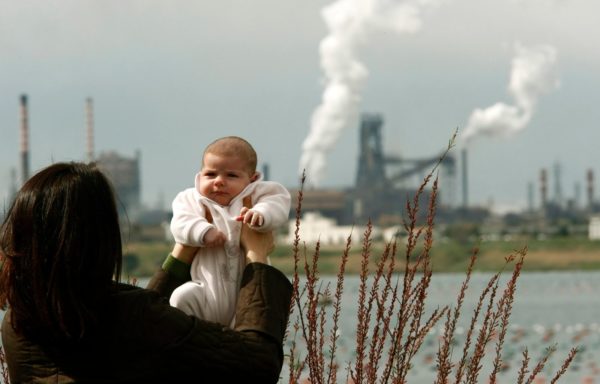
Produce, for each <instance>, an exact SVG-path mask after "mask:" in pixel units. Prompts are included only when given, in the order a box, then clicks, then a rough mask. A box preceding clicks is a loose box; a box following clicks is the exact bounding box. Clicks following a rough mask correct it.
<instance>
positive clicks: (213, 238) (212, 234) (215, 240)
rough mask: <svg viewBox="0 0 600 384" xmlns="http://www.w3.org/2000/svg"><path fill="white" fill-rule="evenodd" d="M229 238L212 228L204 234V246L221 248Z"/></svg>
mask: <svg viewBox="0 0 600 384" xmlns="http://www.w3.org/2000/svg"><path fill="white" fill-rule="evenodd" d="M226 240H227V237H226V236H225V234H224V233H223V232H221V231H219V230H218V229H217V228H211V229H209V230H208V231H206V233H205V234H204V239H203V242H204V246H205V247H220V246H222V245H223V244H225V241H226Z"/></svg>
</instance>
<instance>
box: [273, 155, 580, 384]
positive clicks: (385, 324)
mask: <svg viewBox="0 0 600 384" xmlns="http://www.w3.org/2000/svg"><path fill="white" fill-rule="evenodd" d="M449 148H450V146H449ZM434 172H435V168H434V170H432V171H431V173H430V174H429V175H428V176H427V177H426V178H425V180H424V182H423V183H422V185H421V187H420V189H419V190H418V192H417V195H416V196H415V197H414V199H413V201H412V202H410V201H409V202H407V212H408V218H407V220H406V223H405V230H406V233H407V234H408V236H407V239H406V241H405V242H403V243H400V242H399V241H398V239H396V240H395V241H392V242H390V243H387V244H385V245H384V247H383V249H381V250H378V252H379V253H378V255H379V256H378V257H376V258H375V260H372V259H373V257H372V254H373V253H374V251H375V249H374V247H373V241H372V238H371V235H372V232H371V230H372V225H371V223H369V224H368V226H367V229H366V231H365V232H364V235H363V240H362V246H361V249H360V267H359V272H358V273H359V279H360V287H359V292H358V297H357V301H358V311H357V313H356V330H357V331H356V340H355V344H354V345H353V348H354V349H355V356H354V358H352V360H351V361H348V362H347V365H345V367H340V366H339V365H338V364H339V363H338V361H337V359H336V355H337V352H338V341H339V332H338V331H339V328H340V320H341V319H340V313H341V302H342V301H341V299H342V295H343V292H344V276H345V274H346V267H347V265H348V261H349V259H350V254H351V248H352V244H351V237H350V236H348V239H347V242H346V246H345V248H344V249H343V251H342V253H341V258H340V259H338V269H337V281H336V283H335V287H331V286H329V285H327V284H325V285H324V284H322V283H321V281H320V267H321V264H320V262H321V253H322V250H321V248H320V244H319V243H318V242H317V244H316V245H315V247H314V249H313V250H312V251H309V250H308V249H307V247H306V246H305V245H302V244H301V239H300V237H299V228H300V212H301V204H302V190H301V191H300V196H299V199H298V201H299V202H298V207H297V215H296V216H297V217H296V232H295V242H294V245H293V249H292V251H293V255H294V272H293V286H294V298H293V304H292V308H291V314H292V316H291V317H290V318H291V321H292V322H291V324H290V325H289V327H288V332H289V334H288V336H287V337H291V343H290V348H289V351H286V352H287V357H288V360H287V361H288V371H289V377H288V378H286V379H285V378H284V380H287V381H288V382H289V383H290V384H291V383H301V382H302V383H305V382H308V383H311V384H314V383H337V382H348V383H369V384H371V383H407V376H408V373H409V371H410V370H411V368H412V367H413V358H414V356H415V355H416V353H417V352H418V351H419V349H420V348H421V346H422V345H423V342H424V340H425V337H426V335H427V334H428V333H429V332H430V330H432V328H433V327H434V326H436V324H437V323H440V322H441V323H443V336H442V338H441V339H440V341H439V348H438V352H437V355H436V358H435V360H434V361H433V362H432V364H434V365H435V366H434V367H433V368H434V370H435V373H436V378H435V381H434V383H436V384H445V383H471V384H474V383H478V382H484V381H485V382H489V383H496V382H497V381H498V374H499V372H500V370H501V369H503V354H502V352H503V346H504V342H505V338H506V334H507V330H508V325H509V320H510V315H511V311H512V305H513V301H514V297H515V296H514V295H515V292H516V288H517V281H518V278H519V276H520V273H521V271H522V269H523V265H524V259H525V255H526V253H527V248H525V247H523V248H521V249H519V250H517V251H511V252H509V253H508V255H507V256H505V257H504V258H503V265H502V267H501V268H500V270H499V272H497V273H495V274H494V275H493V276H492V277H491V278H490V280H489V282H488V284H487V286H486V287H485V288H484V290H483V292H481V295H480V296H479V300H478V303H477V306H476V309H475V310H474V312H473V313H472V314H471V320H470V326H469V327H468V329H467V332H466V339H465V341H464V343H463V345H462V348H461V350H460V351H459V354H458V356H456V355H454V356H453V352H454V351H455V344H456V337H455V332H456V328H457V324H458V320H459V318H460V316H461V310H462V304H463V300H464V297H465V293H466V291H467V289H468V287H469V281H470V278H471V274H472V272H473V268H474V266H475V262H476V260H477V259H478V252H479V250H478V248H477V247H475V248H474V249H472V250H471V252H470V253H469V254H470V257H469V263H468V267H467V271H466V275H465V279H464V282H463V284H462V286H461V289H460V291H459V294H458V296H457V298H456V303H455V305H454V306H453V307H452V306H449V305H448V306H444V307H442V308H438V309H435V310H433V312H432V313H430V314H427V313H426V311H425V303H426V300H427V295H428V289H429V286H430V283H431V279H432V275H433V273H432V249H433V248H432V246H433V238H434V218H435V210H436V196H437V178H434ZM432 179H434V180H433V182H432ZM430 182H432V184H433V185H432V194H431V199H430V201H429V206H428V208H427V219H426V223H417V218H418V217H419V215H418V212H419V209H420V207H419V195H420V194H421V193H422V192H423V190H424V188H425V187H426V186H427V185H429V183H430ZM401 246H402V247H403V249H404V250H403V251H401V250H400V249H401ZM509 268H510V269H512V274H511V277H510V278H509V279H508V281H507V282H506V284H505V285H504V288H502V287H501V284H500V280H501V279H500V276H501V274H502V272H504V271H505V270H508V269H509ZM301 275H302V277H301ZM301 280H302V283H301ZM324 301H327V302H330V303H331V306H325V305H321V304H322V303H323V302H324ZM327 308H329V309H327ZM491 344H494V347H493V349H489V348H487V347H488V346H489V345H491ZM456 349H458V348H456ZM490 351H491V353H492V355H491V356H488V357H489V358H491V368H490V371H489V372H483V369H482V368H483V366H484V364H483V360H484V357H486V354H488V355H489V352H490ZM554 351H555V348H550V349H548V350H547V352H546V354H545V355H544V356H542V358H540V359H539V360H538V361H537V362H536V363H534V364H533V365H532V364H530V363H531V358H530V356H529V354H528V351H527V349H525V350H524V351H523V358H522V362H521V365H520V367H519V370H518V381H517V382H518V383H519V384H520V383H531V382H532V381H533V380H534V379H535V378H536V376H537V375H538V374H539V373H540V372H541V370H542V368H543V367H544V365H545V364H546V362H547V360H548V358H549V356H550V355H551V354H552V353H553V352H554ZM577 352H578V349H577V348H572V349H571V350H570V352H569V354H568V356H566V357H565V360H564V362H563V364H562V366H561V367H560V368H559V369H558V371H557V372H556V374H555V375H554V377H553V378H552V380H551V383H555V382H557V381H558V380H559V378H560V377H561V376H562V375H563V374H564V373H565V371H566V370H567V368H568V367H569V365H570V363H571V362H572V361H573V359H574V357H575V355H576V354H577ZM344 364H346V363H344ZM340 374H342V375H343V377H342V380H340V379H338V375H340Z"/></svg>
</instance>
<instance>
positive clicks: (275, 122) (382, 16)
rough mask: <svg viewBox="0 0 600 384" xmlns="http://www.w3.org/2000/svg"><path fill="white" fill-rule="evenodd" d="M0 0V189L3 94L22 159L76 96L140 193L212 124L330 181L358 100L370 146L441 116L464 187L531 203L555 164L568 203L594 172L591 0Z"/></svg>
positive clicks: (64, 145) (598, 71)
mask: <svg viewBox="0 0 600 384" xmlns="http://www.w3.org/2000/svg"><path fill="white" fill-rule="evenodd" d="M0 9H2V12H0V201H4V202H5V204H6V200H7V196H8V193H9V190H10V186H11V176H10V175H11V169H17V170H18V166H19V125H20V117H19V98H20V96H21V95H22V94H27V96H28V100H29V128H30V156H31V157H30V162H31V170H32V172H34V171H35V170H38V169H41V168H43V167H44V166H46V165H49V164H51V163H52V162H57V161H71V160H85V159H86V132H85V100H86V98H88V97H90V98H92V99H93V103H94V127H95V144H94V151H95V153H96V154H99V153H101V152H107V151H116V152H118V153H120V154H122V155H125V156H134V154H135V152H136V151H137V150H139V151H140V152H141V179H142V200H143V202H144V203H145V204H146V205H147V206H148V207H157V206H162V207H167V206H168V205H169V204H170V202H171V200H172V199H173V198H174V196H175V194H176V193H177V192H178V191H180V190H182V189H184V188H187V187H190V186H192V185H193V180H194V175H195V173H196V172H197V171H198V169H199V167H200V162H201V155H202V151H203V149H204V147H205V146H206V145H207V144H208V143H210V142H211V141H212V140H214V139H216V138H218V137H222V136H226V135H238V136H242V137H244V138H246V139H247V140H249V141H250V142H251V143H252V144H253V145H254V147H255V149H256V151H257V153H258V157H259V164H260V165H262V164H268V165H269V169H270V178H271V179H272V180H276V181H279V182H281V183H282V184H284V185H285V186H287V187H290V188H295V187H297V186H298V180H299V170H300V169H307V173H308V180H307V182H308V183H309V184H311V185H313V186H315V187H322V188H346V187H350V186H351V185H352V184H353V183H354V180H355V177H356V169H357V162H358V144H359V143H358V136H359V120H358V119H359V116H360V115H361V114H362V113H379V114H381V116H382V117H383V119H384V125H383V128H382V136H383V142H384V152H385V153H386V154H388V155H390V156H400V157H405V158H431V157H435V156H437V155H438V154H439V153H440V152H441V151H442V150H443V149H445V148H446V146H447V143H448V140H449V139H450V137H451V136H452V134H453V133H454V132H455V130H457V129H458V139H457V141H456V144H455V147H454V148H453V149H452V150H451V153H453V154H454V155H455V156H457V157H458V155H459V151H460V150H462V149H466V150H467V151H468V156H469V166H468V175H469V177H468V180H469V203H470V204H472V205H481V206H487V207H491V208H492V209H496V210H498V211H502V210H508V209H515V208H519V207H521V208H522V207H525V206H526V205H527V202H528V188H529V187H528V186H529V185H534V186H535V188H534V190H535V191H536V196H535V197H534V204H539V197H538V196H537V190H538V189H539V187H538V180H539V174H540V170H541V169H542V168H545V169H547V170H548V174H549V195H550V197H553V193H554V191H555V189H556V188H555V187H554V185H555V184H556V183H555V181H556V180H560V188H561V194H562V197H563V198H564V199H570V198H579V200H580V201H581V203H583V202H584V201H585V188H586V178H585V177H586V172H587V171H588V170H589V169H591V170H593V171H594V172H595V173H596V174H597V175H600V151H599V150H598V145H599V143H600V126H599V125H600V108H598V102H599V101H600V49H598V40H599V38H600V24H599V23H597V15H598V14H600V2H597V1H589V0H404V1H393V0H339V1H322V0H319V1H317V0H304V1H281V0H257V1H252V2H248V1H242V0H221V1H190V0H171V1H168V2H167V1H160V0H103V1H100V0H95V1H92V0H21V1H18V2H17V1H11V0H0ZM556 169H560V178H558V179H557V178H556V177H555V175H556V173H555V170H556ZM577 185H578V186H579V187H577ZM598 186H600V184H599V185H598ZM442 188H443V186H442ZM577 188H579V191H580V192H579V194H577V193H576V190H577ZM460 193H461V192H460V191H458V192H457V195H459V196H460Z"/></svg>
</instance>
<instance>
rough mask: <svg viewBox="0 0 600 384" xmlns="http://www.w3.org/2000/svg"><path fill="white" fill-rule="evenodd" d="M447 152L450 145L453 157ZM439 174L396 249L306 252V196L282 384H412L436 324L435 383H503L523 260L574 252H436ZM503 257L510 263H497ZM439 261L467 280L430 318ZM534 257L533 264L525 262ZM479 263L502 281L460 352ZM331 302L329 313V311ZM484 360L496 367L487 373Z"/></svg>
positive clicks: (285, 254)
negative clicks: (348, 341) (346, 329)
mask: <svg viewBox="0 0 600 384" xmlns="http://www.w3.org/2000/svg"><path fill="white" fill-rule="evenodd" d="M450 147H451V145H450V146H449V149H450ZM435 169H436V168H434V169H433V170H432V171H431V172H430V173H429V174H428V175H427V176H426V178H425V180H424V181H423V183H422V185H421V187H420V189H419V190H418V192H417V194H416V196H415V197H414V199H413V200H412V201H409V202H407V204H406V205H407V212H408V215H407V219H406V222H405V230H406V234H407V236H406V238H404V239H399V238H396V239H395V240H394V241H392V242H389V243H375V242H374V239H373V238H372V225H371V223H369V224H368V225H367V229H366V230H365V232H364V234H363V239H362V244H361V247H360V249H359V250H357V251H353V250H352V242H351V237H350V236H348V239H347V242H346V245H345V247H344V248H343V249H342V250H341V252H338V251H336V250H334V249H322V248H321V246H320V244H319V243H317V244H316V245H315V246H314V249H312V250H309V247H307V246H306V245H305V244H302V242H301V239H300V237H299V228H300V212H301V205H302V190H300V192H299V199H298V206H297V212H296V231H295V241H294V244H293V245H292V247H291V250H289V249H286V248H285V247H280V248H279V249H277V250H276V252H275V253H274V254H273V255H272V260H273V264H274V265H276V266H279V262H280V261H282V260H289V259H290V257H289V255H290V254H292V255H293V259H292V261H293V263H292V267H291V271H289V273H290V275H292V279H293V288H294V290H293V292H294V295H293V302H292V306H291V308H290V313H291V316H290V320H291V322H290V324H288V332H287V334H286V339H289V340H288V341H289V342H288V343H287V344H288V345H290V347H289V349H288V350H286V351H285V353H286V360H287V367H288V369H287V372H288V377H286V378H283V380H284V381H285V380H287V381H288V383H290V384H296V383H307V382H308V383H311V384H316V383H328V384H329V383H338V382H347V383H356V384H358V383H368V384H374V383H402V384H404V383H407V382H408V374H409V372H410V371H411V369H412V368H413V367H414V364H415V363H414V362H413V359H414V357H415V355H416V354H417V352H418V351H419V349H420V348H421V347H422V345H423V343H424V340H425V338H426V336H427V334H428V333H429V332H430V331H431V330H432V329H433V328H434V327H435V326H436V325H437V324H438V323H439V324H442V329H443V333H442V336H441V338H440V339H439V345H438V350H437V354H436V356H435V358H434V359H433V360H432V362H431V364H432V369H433V370H434V372H435V379H434V383H435V384H446V383H466V384H475V383H478V382H488V383H497V382H498V375H499V373H500V371H501V370H503V369H505V366H504V364H503V363H504V361H503V347H504V345H505V341H506V336H507V330H508V326H509V321H510V316H511V312H512V306H513V302H514V298H515V293H516V289H517V282H518V279H519V276H520V274H521V272H522V271H523V269H524V260H525V256H526V254H528V252H531V251H532V250H533V252H534V253H537V252H540V253H542V254H545V255H546V256H545V258H548V253H549V252H550V250H551V249H557V248H558V249H561V250H562V249H563V248H562V247H564V248H565V249H571V248H573V247H574V245H573V244H569V242H568V241H567V240H564V239H562V240H561V241H560V242H554V243H552V244H548V243H541V242H540V243H534V244H533V246H531V248H530V249H528V248H527V247H524V246H516V245H517V243H518V242H520V241H519V240H516V243H515V242H513V243H511V242H504V243H497V244H502V246H501V247H496V248H494V249H493V250H492V251H486V252H484V253H483V256H481V255H482V253H481V250H482V249H485V248H486V246H487V243H481V244H470V243H469V242H468V241H466V242H465V243H459V242H453V241H450V240H444V241H442V242H440V244H439V246H438V245H437V244H436V247H437V248H438V249H437V250H435V249H434V248H433V242H434V235H435V231H434V228H435V225H434V224H435V222H434V219H435V214H436V198H437V188H438V184H437V178H435V177H434V175H435ZM430 183H431V184H432V185H431V190H432V193H431V198H430V200H429V204H428V207H426V212H427V214H426V215H425V216H426V220H425V222H424V223H419V222H418V218H419V217H422V216H423V215H420V214H419V212H420V210H421V209H422V208H421V207H420V206H419V201H420V200H419V197H420V195H421V194H422V192H423V191H424V189H425V188H426V187H427V186H429V184H430ZM546 245H548V247H547V246H546ZM169 248H170V244H168V243H159V242H157V243H150V244H149V243H145V244H137V243H136V244H130V245H128V246H127V247H126V252H125V254H126V256H125V258H126V263H125V266H126V268H127V269H128V270H127V272H128V273H129V274H130V275H138V276H145V275H146V274H149V273H150V272H151V271H154V270H155V268H156V266H157V265H159V264H160V262H161V261H162V260H163V258H164V255H165V254H166V253H167V252H168V251H169ZM515 249H516V250H515ZM590 249H591V250H590ZM579 250H580V251H582V252H587V251H589V252H596V251H597V249H596V247H595V245H591V244H588V245H585V246H582V247H580V248H579ZM438 252H439V253H438ZM340 253H341V254H340ZM444 253H446V254H445V255H444ZM502 253H503V255H504V256H499V255H500V254H502ZM142 254H144V255H145V257H144V259H145V260H146V262H141V258H140V256H139V255H142ZM463 255H466V256H463ZM433 257H435V259H436V263H438V266H439V265H440V264H441V266H442V267H441V268H440V269H441V270H453V269H454V268H456V267H457V266H459V265H460V266H462V268H463V269H462V270H463V271H464V268H465V261H466V273H465V278H464V281H463V283H462V285H461V288H460V290H459V293H458V295H457V297H456V302H455V303H454V305H446V306H443V307H441V308H437V309H435V310H433V311H432V312H431V313H427V311H426V310H425V304H426V301H427V298H428V289H429V287H430V284H431V281H432V278H433V271H434V265H433V262H432V258H433ZM529 257H530V255H528V262H529ZM534 259H535V258H534ZM440 260H443V261H441V262H440ZM481 260H484V261H485V262H486V264H485V265H486V266H487V268H489V267H493V268H496V271H497V272H496V273H495V274H493V275H492V277H491V278H490V279H489V282H488V284H487V286H485V288H484V289H483V291H482V292H481V294H480V295H479V299H478V301H477V305H476V307H475V309H474V311H473V313H471V314H470V321H469V322H468V324H469V326H468V327H467V329H466V337H465V338H464V342H462V344H458V343H457V337H456V333H457V324H458V321H459V319H460V318H461V316H462V315H463V313H462V312H463V300H464V298H465V294H466V292H467V290H468V288H469V283H470V279H471V275H472V272H473V271H474V269H475V267H476V262H480V261H481ZM537 262H538V263H539V264H538V265H539V266H543V262H542V261H541V259H540V260H537ZM577 263H580V264H577ZM582 263H583V262H582V261H581V260H579V261H577V262H575V263H573V264H572V265H578V266H579V267H581V266H582V265H585V263H583V264H582ZM598 265H600V263H598ZM283 269H284V270H285V268H283ZM350 269H351V270H352V271H354V272H355V273H357V274H358V276H359V280H360V284H359V291H358V296H357V302H358V310H357V313H356V330H357V331H356V338H355V341H354V345H353V346H352V348H354V350H355V356H354V357H353V358H352V359H351V361H347V362H344V364H345V365H344V366H340V365H339V361H338V359H337V353H338V345H339V329H340V322H341V316H340V314H341V309H342V308H341V302H342V300H341V299H342V295H343V293H344V278H345V276H346V275H347V273H348V271H349V270H350ZM323 272H325V273H336V275H337V279H336V282H335V284H334V285H335V286H334V287H331V286H329V285H327V284H322V282H321V279H320V276H321V274H322V273H323ZM504 272H507V273H509V275H510V277H509V278H508V279H507V281H506V282H505V283H502V284H501V280H502V279H501V275H502V274H503V273H504ZM324 303H330V304H331V305H323V304H324ZM345 321H347V320H345ZM490 347H491V348H490ZM555 351H556V348H549V349H548V350H547V351H546V353H545V354H544V355H543V356H542V357H541V358H539V359H538V360H537V361H535V362H532V361H531V360H532V358H531V356H530V355H529V352H528V350H527V349H525V350H524V351H523V352H522V360H521V363H520V365H519V367H518V371H517V372H516V377H517V383H518V384H521V383H532V382H533V381H534V379H535V378H536V376H537V375H538V374H539V373H540V372H541V371H542V369H543V368H544V366H545V364H546V362H547V361H548V358H549V357H550V355H552V354H553V353H554V352H555ZM577 353H578V349H577V348H572V349H571V350H570V352H569V353H568V354H567V356H565V358H564V360H563V363H562V365H561V366H560V367H559V368H558V370H557V371H556V373H555V374H554V376H553V378H552V379H551V381H550V382H551V383H555V382H557V381H558V380H559V379H560V378H561V377H562V376H563V374H564V373H565V372H566V370H567V369H568V367H569V365H570V364H571V362H572V361H573V359H574V358H575V356H576V355H577ZM485 358H487V359H488V361H490V362H491V364H488V365H485V364H484V359H485ZM0 366H1V368H2V370H1V374H2V377H3V379H4V382H6V383H8V374H7V370H6V363H5V359H4V354H3V351H2V349H1V347H0ZM484 367H485V368H486V370H484ZM487 368H489V371H488V370H487ZM338 376H340V377H338Z"/></svg>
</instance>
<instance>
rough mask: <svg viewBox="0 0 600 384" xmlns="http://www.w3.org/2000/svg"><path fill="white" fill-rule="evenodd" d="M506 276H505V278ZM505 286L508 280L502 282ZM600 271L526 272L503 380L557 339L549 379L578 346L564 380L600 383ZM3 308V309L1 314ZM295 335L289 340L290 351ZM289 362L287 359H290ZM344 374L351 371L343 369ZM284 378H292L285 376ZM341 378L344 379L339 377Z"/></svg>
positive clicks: (421, 361)
mask: <svg viewBox="0 0 600 384" xmlns="http://www.w3.org/2000/svg"><path fill="white" fill-rule="evenodd" d="M490 277H491V274H487V273H475V274H474V275H473V276H472V279H471V284H470V287H469V291H468V292H467V297H466V298H465V302H464V306H463V310H462V316H461V320H460V322H459V328H458V330H457V339H458V344H457V345H456V346H455V347H454V354H453V356H454V358H453V362H456V360H457V359H458V356H459V354H460V353H461V351H462V346H461V345H460V342H461V341H462V340H463V339H464V332H466V328H467V327H468V324H469V321H470V317H471V314H472V310H473V308H474V306H475V303H476V300H477V299H478V297H479V294H480V293H481V291H482V290H483V288H484V287H485V285H486V284H487V282H488V280H489V278H490ZM463 279H464V275H463V274H442V273H436V274H434V275H433V278H432V282H431V286H430V290H429V295H428V298H427V300H426V302H427V313H431V311H432V310H433V309H434V308H436V307H441V306H444V305H452V306H453V305H455V303H456V295H457V293H458V291H459V289H460V286H461V284H462V281H463ZM322 281H323V282H324V283H327V282H330V283H331V284H332V285H331V287H332V288H333V287H335V281H334V278H333V277H323V278H322ZM504 281H505V279H504ZM146 283H147V280H141V281H140V282H139V284H138V285H139V286H142V287H143V286H145V285H146ZM358 283H359V281H358V277H356V276H347V277H346V278H345V291H344V296H343V300H342V316H341V319H342V323H341V325H340V340H339V342H338V346H339V350H338V353H337V362H338V364H339V365H340V367H345V366H346V362H347V361H350V360H352V359H353V357H354V345H355V344H354V340H355V337H356V308H357V297H358V295H357V294H358ZM501 287H504V285H501ZM599 293H600V272H548V273H524V274H522V275H521V277H520V278H519V281H518V286H517V293H516V297H515V301H514V304H513V310H512V316H511V322H510V324H511V325H510V329H509V332H508V335H507V337H506V342H505V346H504V355H503V359H504V360H505V361H506V362H507V364H508V369H507V370H506V371H503V372H502V373H501V374H500V375H499V383H501V384H511V383H515V382H516V380H515V378H516V375H517V372H518V369H519V366H520V361H521V353H522V350H523V348H524V347H525V346H526V347H528V350H529V353H530V356H531V362H530V364H529V365H530V367H532V366H533V365H534V364H535V363H536V362H537V359H539V357H540V356H541V354H542V353H543V352H544V350H545V348H547V347H549V346H551V345H553V344H556V347H557V351H556V353H555V354H554V356H553V357H552V358H551V359H550V360H549V362H548V363H547V365H546V369H544V371H542V375H541V376H542V377H544V378H545V381H541V380H540V381H539V382H538V383H542V382H545V383H549V382H550V379H551V378H552V377H553V375H554V373H555V372H556V371H557V370H558V369H559V368H560V364H561V363H562V361H563V360H564V358H565V357H566V356H567V354H568V352H569V350H570V348H571V347H573V346H579V347H580V348H581V349H582V350H581V352H580V353H579V355H578V357H577V358H576V360H575V361H574V362H573V364H572V365H571V367H570V369H569V371H568V372H567V373H566V374H565V375H564V376H562V378H561V380H560V381H559V382H560V383H566V384H580V383H585V384H594V383H597V384H600V294H599ZM2 316H3V313H0V318H1V317H2ZM441 330H442V326H441V323H440V324H439V325H438V327H436V329H434V332H432V333H431V334H429V335H428V336H427V338H426V340H425V342H424V343H423V346H422V348H421V349H420V351H419V352H418V354H417V355H416V356H415V358H414V359H413V363H414V364H413V368H412V370H411V371H410V374H409V378H408V379H409V381H408V382H409V383H410V384H422V383H432V382H433V380H434V374H435V353H436V352H437V347H438V338H439V337H440V332H441ZM290 339H291V337H289V338H288V340H287V341H286V345H285V347H284V348H285V353H288V351H289V347H290V342H291V340H290ZM493 347H494V346H493V345H489V346H488V350H487V351H488V354H492V353H493ZM285 364H287V362H286V363H285ZM488 373H489V369H488V370H486V367H484V369H483V370H482V374H481V375H480V380H479V382H480V383H485V382H486V378H487V375H488ZM282 377H283V378H287V377H288V376H287V365H284V370H283V372H282ZM338 377H339V378H343V377H346V374H345V371H344V370H341V371H340V373H339V374H338ZM280 382H281V383H286V382H287V380H284V379H282V380H281V381H280ZM340 382H342V381H340Z"/></svg>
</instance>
